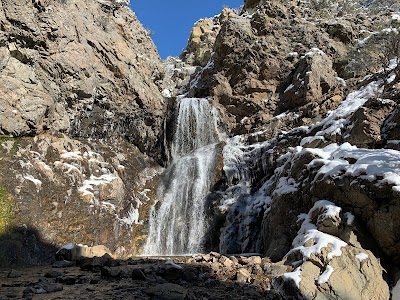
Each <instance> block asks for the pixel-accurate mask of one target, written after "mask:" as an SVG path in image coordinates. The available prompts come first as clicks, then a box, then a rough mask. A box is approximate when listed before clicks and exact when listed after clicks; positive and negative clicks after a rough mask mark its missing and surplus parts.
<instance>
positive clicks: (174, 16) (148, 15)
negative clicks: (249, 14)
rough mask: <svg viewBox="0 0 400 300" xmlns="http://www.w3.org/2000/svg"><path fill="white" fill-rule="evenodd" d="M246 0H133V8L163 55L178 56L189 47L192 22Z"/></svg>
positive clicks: (163, 56)
mask: <svg viewBox="0 0 400 300" xmlns="http://www.w3.org/2000/svg"><path fill="white" fill-rule="evenodd" d="M243 2H244V0H203V1H194V0H169V1H168V0H161V1H160V0H131V5H130V6H131V8H132V10H133V11H134V12H135V13H136V15H137V16H138V18H139V20H140V21H141V22H142V24H143V25H144V27H146V28H148V29H150V30H152V31H153V32H154V34H153V35H152V36H151V37H152V38H153V41H154V42H155V44H156V46H157V48H158V52H159V53H160V56H161V58H163V59H165V58H166V57H167V56H169V55H171V56H178V55H179V54H180V53H181V52H182V49H183V48H185V47H186V43H187V40H188V38H189V35H190V31H191V29H192V27H193V24H194V23H195V22H196V21H197V20H199V19H201V18H204V17H212V16H214V15H216V14H219V13H220V12H221V10H222V7H223V6H224V5H226V6H228V7H231V8H237V7H239V6H241V5H242V4H243Z"/></svg>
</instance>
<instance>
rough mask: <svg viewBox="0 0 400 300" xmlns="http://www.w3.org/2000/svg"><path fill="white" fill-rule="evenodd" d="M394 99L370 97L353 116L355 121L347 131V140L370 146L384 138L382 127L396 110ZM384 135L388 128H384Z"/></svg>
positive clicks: (360, 145)
mask: <svg viewBox="0 0 400 300" xmlns="http://www.w3.org/2000/svg"><path fill="white" fill-rule="evenodd" d="M395 106H396V103H395V102H394V101H387V100H380V99H370V100H368V101H367V103H365V104H364V105H363V106H362V107H361V108H359V109H358V110H357V111H356V112H355V113H354V114H353V116H352V117H351V119H350V121H351V122H352V123H353V126H352V127H351V129H349V130H347V132H346V133H345V136H347V138H345V141H348V142H349V143H351V144H353V145H355V146H358V147H364V148H369V147H371V146H373V145H376V144H377V143H379V142H380V141H381V140H382V132H381V128H382V127H383V125H384V121H385V120H386V119H387V118H388V117H389V114H391V113H392V112H393V110H394V107H395ZM383 129H384V130H383V131H384V132H383V135H385V134H386V132H385V131H386V128H383Z"/></svg>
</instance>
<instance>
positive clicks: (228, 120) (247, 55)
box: [183, 1, 372, 135]
mask: <svg viewBox="0 0 400 300" xmlns="http://www.w3.org/2000/svg"><path fill="white" fill-rule="evenodd" d="M244 9H245V10H247V12H246V11H243V12H241V13H240V14H238V13H237V12H236V11H232V10H224V11H223V12H222V13H221V15H220V16H218V17H215V18H213V19H212V21H213V23H214V26H213V27H212V26H211V23H210V22H211V19H207V20H205V21H202V22H206V23H207V26H201V24H202V23H199V24H198V25H197V27H195V28H194V29H193V30H194V31H196V32H197V31H198V32H199V34H200V31H201V32H202V33H201V35H199V36H200V40H202V42H201V43H200V42H196V41H198V40H199V37H197V36H196V37H195V36H194V35H193V33H192V37H191V39H190V40H189V43H188V47H187V49H186V51H185V55H184V57H183V59H185V58H186V59H187V61H188V62H190V63H193V62H194V63H196V62H197V63H198V64H199V65H201V66H205V65H206V62H205V61H201V63H200V62H199V60H196V59H194V58H193V57H197V56H196V55H197V53H203V52H207V53H208V52H210V45H211V44H213V45H212V47H213V48H212V51H213V52H214V54H213V56H212V58H211V59H210V64H209V65H207V66H206V67H205V68H204V70H203V71H202V72H201V74H200V76H199V78H197V79H198V82H197V85H196V87H195V88H194V89H192V91H191V93H192V94H193V95H195V96H202V97H203V96H211V97H212V98H213V99H214V105H215V106H217V107H218V108H219V110H220V112H221V116H222V119H223V121H224V124H225V125H226V127H227V131H228V132H229V134H232V135H235V134H239V133H245V132H248V131H252V130H255V129H256V128H257V127H260V126H265V124H266V123H268V122H270V121H271V119H272V118H273V117H274V116H276V115H279V114H281V113H283V112H285V111H287V110H290V111H293V112H296V113H297V114H298V116H299V118H298V119H299V122H300V123H299V125H302V124H309V123H311V122H313V121H316V120H318V119H320V118H321V116H322V115H323V114H324V113H326V112H327V111H329V110H332V109H334V108H335V107H336V106H337V105H338V103H339V102H340V100H341V99H342V97H343V90H344V86H343V81H341V80H340V78H339V77H346V78H347V77H348V74H347V73H346V71H345V68H344V66H345V64H346V62H347V59H348V58H347V52H348V50H347V49H348V45H350V44H351V43H353V42H354V41H355V40H356V39H357V38H359V37H360V34H361V32H363V30H364V29H367V28H369V27H371V26H372V24H371V23H372V22H370V23H369V21H366V20H364V21H363V22H362V23H361V24H357V25H356V23H357V22H353V21H354V20H353V19H352V18H353V16H346V17H345V18H347V19H341V20H337V21H335V20H326V21H324V20H321V24H316V23H314V21H315V20H314V19H312V18H309V17H308V15H307V14H308V12H307V10H306V9H305V8H304V4H300V3H297V2H296V1H291V2H289V3H287V2H285V3H283V2H282V1H247V2H245V8H244ZM249 13H252V14H251V15H250V14H249ZM207 28H213V30H211V29H209V30H208V31H207ZM215 28H217V32H218V35H217V36H216V38H215V41H214V34H215V33H214V32H215ZM194 31H193V32H194ZM203 36H207V38H204V41H203V38H202V37H203ZM209 36H212V38H208V37H209ZM312 48H318V49H320V50H321V51H322V52H321V54H320V55H319V56H318V55H312V56H310V55H309V54H310V52H309V51H310V49H312ZM211 62H212V63H211ZM307 72H309V73H307Z"/></svg>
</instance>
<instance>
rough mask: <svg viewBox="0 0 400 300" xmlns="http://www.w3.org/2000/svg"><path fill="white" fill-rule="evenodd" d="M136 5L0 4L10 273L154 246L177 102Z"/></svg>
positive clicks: (2, 187) (2, 179)
mask: <svg viewBox="0 0 400 300" xmlns="http://www.w3.org/2000/svg"><path fill="white" fill-rule="evenodd" d="M128 2H129V1H128ZM126 4H127V1H96V0H90V1H83V2H82V1H74V0H68V1H55V0H48V1H33V2H32V1H28V0H25V1H14V2H12V1H0V65H1V67H0V134H1V135H2V136H0V148H1V153H0V157H1V161H0V173H1V174H0V219H1V221H0V245H1V247H0V248H1V249H2V250H1V251H0V252H1V253H0V257H1V259H0V264H1V265H9V264H29V263H40V262H43V260H44V259H47V258H49V257H52V255H51V252H53V253H54V252H55V251H54V247H59V246H62V245H64V244H67V243H73V244H86V245H89V246H92V245H98V244H104V245H106V246H107V247H108V248H109V249H110V250H111V251H112V253H113V254H115V255H116V256H120V257H125V256H128V255H132V254H134V253H137V252H138V251H139V249H140V246H141V245H142V244H143V243H144V241H143V240H142V239H143V236H144V231H143V230H144V226H143V220H145V219H146V218H147V217H146V214H147V212H148V207H149V205H150V202H151V200H150V198H152V197H153V192H155V190H156V184H155V181H156V178H157V175H158V174H159V173H160V172H161V171H162V168H161V167H160V166H159V163H156V162H155V160H154V158H155V159H157V160H158V161H161V159H162V149H161V146H160V145H161V144H162V142H160V141H162V134H163V132H162V131H163V129H162V128H163V122H164V119H165V116H166V111H167V106H168V105H167V102H166V101H165V98H164V97H163V95H162V91H163V89H164V85H165V83H166V79H165V78H164V74H165V67H164V65H163V64H162V62H161V60H160V58H159V56H158V54H157V51H156V48H155V46H154V44H153V42H152V41H151V39H150V37H149V35H148V33H147V32H146V30H145V29H144V28H143V27H142V25H141V24H140V22H139V21H138V20H137V18H136V16H135V14H134V13H133V12H132V11H131V10H130V9H129V8H127V7H125V5H126ZM139 215H140V216H139ZM142 217H143V218H142ZM10 249H15V251H11V250H10Z"/></svg>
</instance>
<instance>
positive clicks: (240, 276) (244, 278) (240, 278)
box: [236, 268, 251, 283]
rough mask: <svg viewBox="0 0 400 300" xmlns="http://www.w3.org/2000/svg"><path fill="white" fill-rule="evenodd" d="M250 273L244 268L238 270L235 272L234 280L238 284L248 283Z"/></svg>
mask: <svg viewBox="0 0 400 300" xmlns="http://www.w3.org/2000/svg"><path fill="white" fill-rule="evenodd" d="M250 276H251V274H250V272H249V271H248V270H247V269H246V268H240V269H239V270H237V272H236V280H237V282H239V283H247V282H249V281H250Z"/></svg>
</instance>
